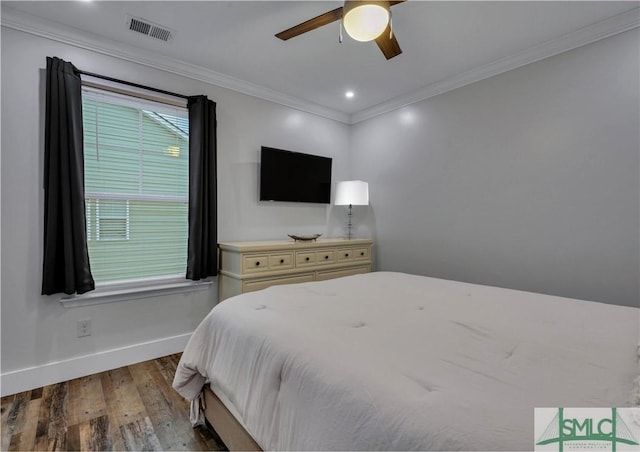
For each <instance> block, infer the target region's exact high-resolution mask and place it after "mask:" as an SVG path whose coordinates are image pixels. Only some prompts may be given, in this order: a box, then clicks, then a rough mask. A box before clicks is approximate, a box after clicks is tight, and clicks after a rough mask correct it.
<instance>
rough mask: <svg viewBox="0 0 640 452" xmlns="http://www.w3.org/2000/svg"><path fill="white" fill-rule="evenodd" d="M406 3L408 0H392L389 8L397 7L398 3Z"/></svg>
mask: <svg viewBox="0 0 640 452" xmlns="http://www.w3.org/2000/svg"><path fill="white" fill-rule="evenodd" d="M406 1H407V0H391V1H390V2H389V6H393V5H397V4H398V3H404V2H406Z"/></svg>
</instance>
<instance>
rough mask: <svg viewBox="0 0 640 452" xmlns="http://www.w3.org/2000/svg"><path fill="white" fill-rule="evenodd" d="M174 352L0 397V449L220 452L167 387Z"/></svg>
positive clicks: (213, 437) (220, 447)
mask: <svg viewBox="0 0 640 452" xmlns="http://www.w3.org/2000/svg"><path fill="white" fill-rule="evenodd" d="M179 360H180V355H179V354H177V355H171V356H166V357H164V358H159V359H155V360H152V361H146V362H143V363H139V364H134V365H132V366H127V367H121V368H120V369H115V370H111V371H108V372H103V373H100V374H95V375H90V376H88V377H83V378H77V379H75V380H71V381H65V382H63V383H58V384H55V385H51V386H45V387H43V388H39V389H34V390H33V391H26V392H22V393H19V394H15V395H11V396H7V397H3V398H2V408H1V410H2V418H1V422H2V424H1V437H2V442H1V444H0V446H1V447H0V450H3V451H4V450H83V451H84V450H86V451H98V450H100V451H102V450H226V448H225V446H224V444H223V442H222V441H221V440H220V438H219V437H218V436H217V435H216V433H215V432H213V431H209V430H207V429H204V428H195V429H194V428H192V427H191V424H190V422H189V403H188V402H187V401H186V400H184V399H183V398H182V396H180V395H179V394H178V393H177V392H175V391H174V390H173V388H172V387H171V383H172V381H173V376H174V374H175V370H176V366H177V365H178V361H179Z"/></svg>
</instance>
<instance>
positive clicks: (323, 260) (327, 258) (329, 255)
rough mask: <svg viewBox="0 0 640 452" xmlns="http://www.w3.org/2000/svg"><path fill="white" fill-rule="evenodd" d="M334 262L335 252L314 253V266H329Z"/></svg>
mask: <svg viewBox="0 0 640 452" xmlns="http://www.w3.org/2000/svg"><path fill="white" fill-rule="evenodd" d="M335 262H336V252H335V251H334V250H322V251H316V264H318V265H322V264H325V265H329V264H334V263H335Z"/></svg>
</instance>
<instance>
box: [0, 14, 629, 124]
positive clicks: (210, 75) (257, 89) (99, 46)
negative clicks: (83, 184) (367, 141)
mask: <svg viewBox="0 0 640 452" xmlns="http://www.w3.org/2000/svg"><path fill="white" fill-rule="evenodd" d="M0 23H1V24H2V26H3V27H8V28H12V29H14V30H18V31H22V32H25V33H30V34H33V35H36V36H40V37H44V38H47V39H51V40H54V41H58V42H62V43H64V44H68V45H72V46H75V47H79V48H82V49H86V50H90V51H93V52H96V53H101V54H103V55H107V56H111V57H115V58H119V59H122V60H126V61H130V62H132V63H136V64H141V65H143V66H148V67H151V68H154V69H159V70H162V71H165V72H169V73H173V74H176V75H180V76H184V77H188V78H191V79H194V80H198V81H201V82H205V83H208V84H211V85H215V86H220V87H222V88H226V89H230V90H233V91H236V92H239V93H242V94H246V95H249V96H253V97H257V98H260V99H264V100H267V101H270V102H274V103H277V104H280V105H284V106H287V107H291V108H295V109H297V110H301V111H304V112H307V113H311V114H314V115H317V116H322V117H325V118H329V119H332V120H335V121H339V122H342V123H345V124H357V123H359V122H362V121H365V120H367V119H370V118H373V117H375V116H379V115H382V114H385V113H388V112H391V111H394V110H397V109H400V108H402V107H406V106H408V105H411V104H414V103H417V102H420V101H423V100H426V99H429V98H431V97H434V96H437V95H439V94H443V93H446V92H448V91H452V90H454V89H456V88H461V87H463V86H465V85H469V84H471V83H475V82H478V81H480V80H484V79H486V78H489V77H492V76H494V75H498V74H502V73H504V72H507V71H510V70H512V69H516V68H519V67H522V66H525V65H527V64H530V63H533V62H535V61H539V60H542V59H545V58H548V57H551V56H554V55H558V54H560V53H563V52H567V51H569V50H572V49H575V48H578V47H581V46H584V45H587V44H590V43H592V42H595V41H599V40H601V39H605V38H608V37H610V36H614V35H616V34H619V33H622V32H625V31H628V30H631V29H634V28H638V27H639V26H640V8H634V9H632V10H629V11H627V12H625V13H622V14H619V15H617V16H613V17H610V18H608V19H605V20H602V21H600V22H596V23H595V24H592V25H588V26H586V27H583V28H580V29H578V30H575V31H573V32H570V33H567V34H565V35H563V36H560V37H559V38H555V39H552V40H549V41H546V42H543V43H541V44H538V45H535V46H532V47H529V48H528V49H526V50H524V51H522V52H518V53H516V54H514V55H510V56H507V57H504V58H501V59H498V60H496V61H493V62H491V63H488V64H485V65H482V66H479V67H476V68H474V69H471V70H469V71H467V72H464V73H462V74H458V75H455V76H453V77H449V78H446V79H444V80H440V81H438V82H435V83H432V84H430V85H427V86H425V87H424V88H421V89H419V90H417V91H414V92H411V93H408V94H406V95H404V96H399V97H396V98H394V99H391V100H389V101H387V102H382V103H380V104H378V105H375V106H373V107H370V108H366V109H364V110H361V111H359V112H356V113H353V114H351V115H349V114H348V113H344V112H341V111H337V110H334V109H331V108H327V107H324V106H322V105H318V104H316V103H313V102H308V101H305V100H302V99H299V98H296V97H294V96H290V95H288V94H284V93H281V92H278V91H275V90H272V89H269V88H266V87H263V86H260V85H256V84H254V83H250V82H246V81H244V80H240V79H238V78H235V77H231V76H228V75H225V74H222V73H219V72H216V71H212V70H210V69H206V68H203V67H201V66H197V65H193V64H190V63H186V62H183V61H180V60H178V59H173V58H167V57H164V56H161V55H159V54H154V53H151V52H148V51H146V50H145V51H144V52H140V49H139V48H137V47H135V46H131V45H127V44H121V43H117V44H116V43H114V42H113V41H105V40H104V39H103V38H99V37H97V36H95V35H92V34H89V33H86V32H82V31H80V30H77V29H73V28H70V27H66V26H63V25H60V24H57V23H53V22H51V21H46V20H44V19H41V18H38V17H35V16H33V15H30V14H26V13H22V12H20V11H16V10H14V9H11V8H10V7H6V6H4V5H3V8H2V17H1V20H0Z"/></svg>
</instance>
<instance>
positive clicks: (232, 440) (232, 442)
mask: <svg viewBox="0 0 640 452" xmlns="http://www.w3.org/2000/svg"><path fill="white" fill-rule="evenodd" d="M203 393H204V402H205V409H204V415H205V417H206V418H207V422H209V424H211V426H212V427H213V429H214V430H215V431H216V433H217V434H218V436H220V439H222V441H223V442H224V444H225V446H227V448H228V449H229V450H230V451H236V450H237V451H240V450H244V451H262V449H261V448H260V446H259V445H258V443H256V442H255V440H254V439H253V438H252V437H251V435H250V434H249V433H248V432H247V431H246V430H245V429H244V427H243V426H242V425H241V424H240V422H238V421H237V420H236V418H235V417H234V416H233V414H231V411H229V409H228V408H227V407H226V406H224V403H222V401H221V400H220V399H219V398H218V396H217V395H216V394H215V393H214V392H213V391H212V390H211V389H210V388H209V385H206V386H205V387H204V388H203Z"/></svg>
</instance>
